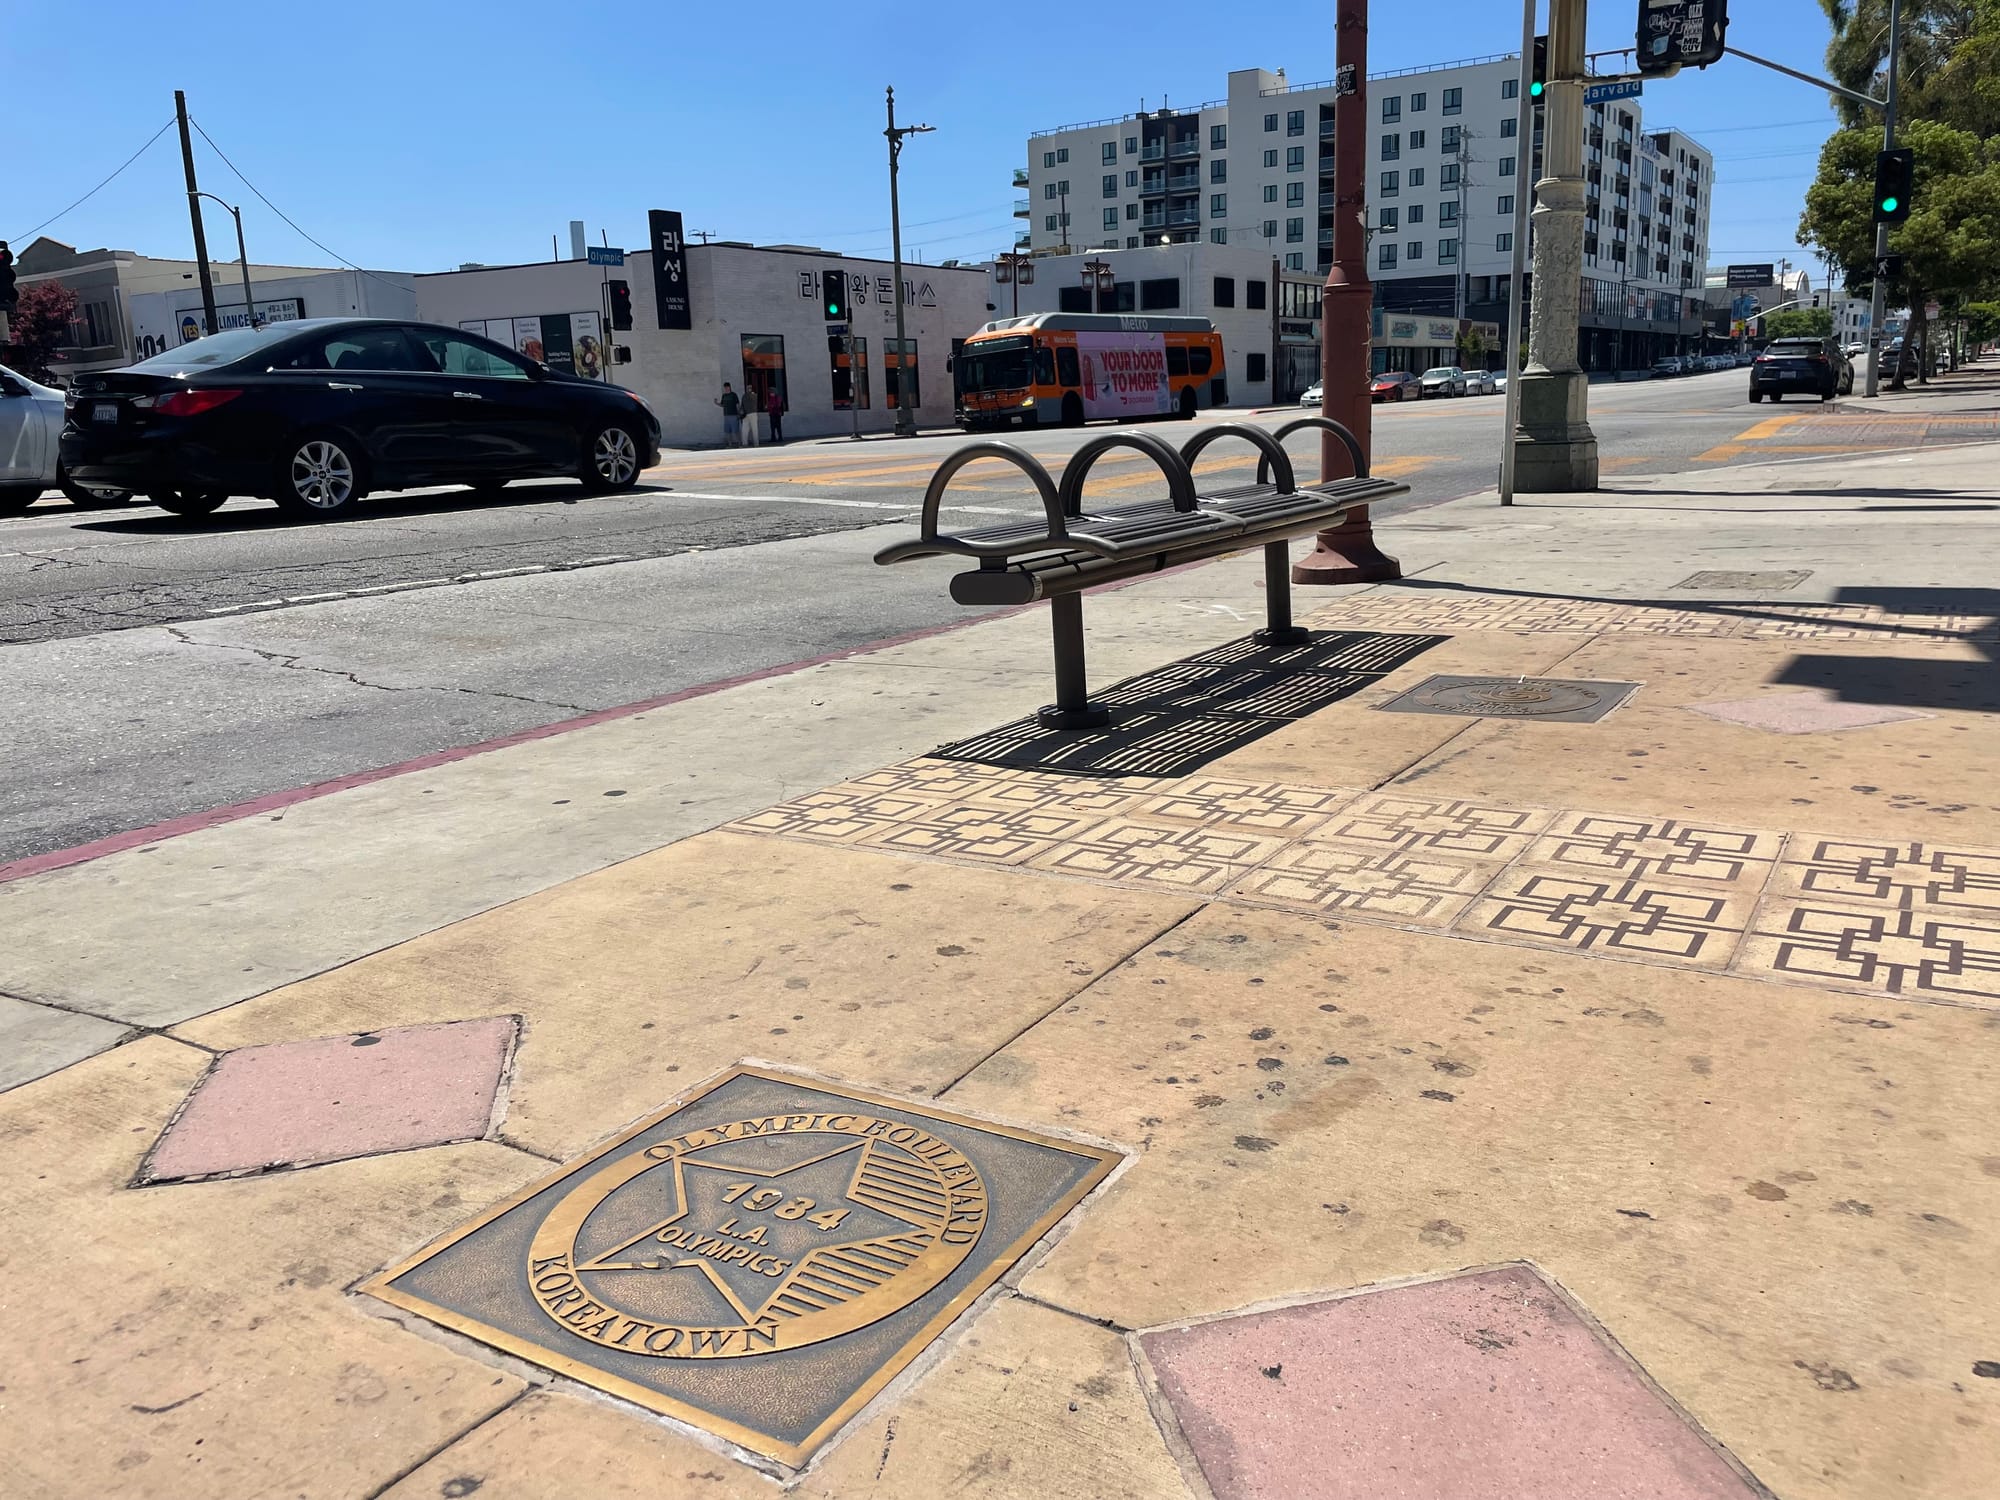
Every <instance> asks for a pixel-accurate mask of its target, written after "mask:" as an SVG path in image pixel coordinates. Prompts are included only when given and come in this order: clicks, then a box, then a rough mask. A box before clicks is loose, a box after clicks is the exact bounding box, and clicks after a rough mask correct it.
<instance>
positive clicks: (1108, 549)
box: [875, 417, 1409, 729]
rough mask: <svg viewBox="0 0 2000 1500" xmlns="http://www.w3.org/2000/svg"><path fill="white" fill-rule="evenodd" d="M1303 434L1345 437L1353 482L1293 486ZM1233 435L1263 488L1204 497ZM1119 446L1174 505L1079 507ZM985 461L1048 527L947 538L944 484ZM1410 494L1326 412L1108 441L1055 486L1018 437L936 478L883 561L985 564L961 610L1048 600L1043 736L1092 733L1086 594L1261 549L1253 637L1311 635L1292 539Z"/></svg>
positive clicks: (1075, 457)
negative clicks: (1003, 469) (1049, 679)
mask: <svg viewBox="0 0 2000 1500" xmlns="http://www.w3.org/2000/svg"><path fill="white" fill-rule="evenodd" d="M1308 427H1318V428H1322V429H1325V430H1328V431H1331V432H1332V433H1334V435H1335V436H1337V437H1338V438H1339V439H1340V440H1341V442H1342V443H1343V444H1344V445H1345V446H1346V448H1347V451H1348V454H1349V456H1350V457H1351V458H1352V460H1353V463H1354V474H1353V477H1351V478H1347V479H1335V480H1327V481H1322V482H1321V483H1319V484H1315V485H1308V486H1306V487H1304V488H1301V487H1300V486H1299V485H1298V483H1297V480H1296V477H1295V475H1294V474H1293V472H1292V464H1291V460H1290V458H1288V457H1287V456H1286V454H1285V448H1284V440H1285V438H1287V437H1288V436H1290V435H1291V434H1292V433H1294V432H1298V431H1300V430H1301V429H1303V428H1308ZM1225 437H1231V438H1239V439H1241V440H1243V441H1244V442H1247V443H1249V444H1251V445H1252V446H1253V447H1255V448H1256V449H1257V450H1258V459H1257V479H1256V482H1255V483H1254V484H1247V485H1237V486H1234V487H1231V488H1227V489H1220V490H1216V491H1214V492H1213V493H1211V494H1206V495H1205V494H1202V493H1201V492H1200V491H1199V490H1198V489H1197V488H1196V486H1195V479H1194V461H1195V459H1196V458H1197V457H1198V456H1199V455H1200V454H1201V453H1202V451H1203V450H1204V449H1206V448H1207V447H1208V446H1209V444H1211V443H1214V442H1216V441H1218V440H1219V439H1222V438H1225ZM1114 448H1134V449H1137V450H1138V451H1139V452H1140V453H1143V454H1145V455H1146V456H1147V457H1148V458H1150V459H1152V460H1153V462H1154V463H1155V464H1157V465H1158V466H1159V469H1160V472H1161V474H1163V475H1164V476H1165V478H1166V481H1167V494H1166V497H1165V498H1164V499H1156V500H1147V501H1141V502H1139V503H1137V504H1132V505H1122V506H1112V507H1109V508H1106V509H1102V510H1088V511H1087V510H1085V509H1084V505H1083V498H1084V496H1083V490H1084V484H1085V482H1086V481H1087V480H1088V479H1089V477H1090V471H1091V469H1092V467H1093V466H1095V464H1096V463H1097V460H1098V459H1099V458H1101V457H1102V456H1103V455H1104V454H1106V453H1108V452H1110V451H1111V450H1112V449H1114ZM982 458H997V459H1000V460H1003V461H1004V462H1006V463H1010V464H1012V465H1014V466H1015V467H1016V468H1018V469H1020V470H1021V471H1022V472H1023V473H1024V474H1026V475H1027V476H1028V479H1029V481H1030V482H1031V483H1032V484H1033V485H1034V487H1035V491H1036V493H1037V494H1038V495H1039V496H1040V497H1041V502H1042V510H1043V515H1042V517H1041V519H1039V520H1035V521H1027V522H1016V523H1013V524H1010V525H1005V526H987V527H981V528H978V529H976V530H972V531H964V532H958V533H955V534H946V533H943V532H940V531H939V530H938V510H939V508H940V506H941V505H942V504H943V501H944V494H945V491H946V489H947V488H949V486H950V484H951V481H952V479H953V477H954V476H955V475H957V473H958V472H959V470H961V469H963V468H964V467H965V466H966V465H967V464H970V463H974V462H976V461H978V460H979V459H982ZM1407 493H1409V486H1408V485H1405V484H1397V483H1394V482H1393V481H1390V480H1385V479H1372V478H1370V477H1369V474H1368V463H1367V460H1366V458H1365V457H1364V456H1363V455H1362V452H1361V445H1360V444H1359V443H1358V442H1356V441H1355V439H1354V434H1353V433H1351V432H1349V431H1348V430H1347V429H1346V428H1345V427H1343V426H1341V425H1340V424H1339V423H1338V422H1335V421H1333V420H1332V419H1331V418H1328V417H1303V418H1301V419H1299V420H1298V421H1295V422H1290V423H1287V424H1286V425H1285V426H1283V427H1280V428H1279V429H1278V430H1277V431H1276V432H1275V433H1270V432H1266V431H1264V429H1262V428H1261V427H1250V426H1246V425H1244V424H1243V423H1240V422H1226V423H1222V424H1220V425H1218V426H1214V427H1209V428H1206V429H1204V430H1203V431H1201V432H1199V433H1197V434H1196V435H1195V436H1194V437H1192V438H1190V439H1189V440H1188V441H1187V443H1186V444H1184V445H1183V446H1182V447H1181V448H1180V450H1179V451H1178V452H1177V451H1175V449H1174V448H1173V447H1172V446H1171V445H1170V444H1168V443H1166V442H1164V441H1162V440H1161V439H1160V438H1157V437H1154V436H1153V435H1152V434H1150V433H1143V432H1111V433H1106V434H1105V435H1104V436H1102V437H1096V438H1092V439H1091V440H1090V441H1089V442H1087V443H1085V444H1084V445H1083V446H1082V447H1080V448H1078V449H1077V450H1076V452H1075V453H1074V454H1072V455H1071V457H1070V460H1069V464H1068V466H1067V467H1066V468H1064V470H1063V476H1062V483H1061V484H1060V485H1058V484H1057V483H1056V481H1055V480H1053V479H1052V478H1051V477H1050V476H1049V472H1048V470H1047V469H1045V468H1043V467H1042V465H1041V464H1040V462H1038V461H1037V460H1036V459H1035V457H1034V456H1033V455H1032V454H1029V453H1026V452H1024V451H1023V450H1022V449H1020V448H1017V447H1015V446H1014V445H1013V444H1011V443H997V442H981V443H968V444H967V445H966V446H965V447H963V448H960V449H959V450H958V451H957V452H955V453H953V454H952V455H951V457H949V458H947V459H946V460H945V461H944V462H943V463H942V464H940V465H939V466H938V469H937V472H936V473H934V474H933V475H932V476H931V481H930V484H929V485H928V486H927V487H926V488H925V490H924V503H923V511H922V513H921V515H920V516H919V517H918V523H917V525H918V534H917V535H916V536H915V537H913V538H910V539H908V540H905V541H901V542H896V543H894V544H892V545H890V546H887V547H884V548H882V550H881V551H879V552H877V553H876V554H875V561H876V562H878V563H882V564H888V563H899V562H907V561H910V560H911V559H913V558H919V557H965V558H971V559H973V560H974V561H976V562H977V563H978V564H979V566H978V567H976V568H973V569H970V570H968V571H966V572H963V573H959V574H957V575H956V576H955V577H953V579H952V580H951V597H952V598H953V599H955V600H957V601H958V602H959V603H960V604H1031V603H1033V602H1035V601H1036V600H1038V599H1047V600H1048V601H1049V611H1050V614H1051V616H1052V619H1053V624H1054V631H1055V665H1056V701H1055V703H1054V704H1053V705H1051V706H1049V707H1047V708H1044V709H1042V711H1041V713H1040V714H1039V715H1038V718H1039V720H1040V722H1041V724H1042V725H1043V726H1044V727H1045V728H1049V729H1095V728H1099V727H1101V726H1103V725H1105V724H1107V723H1109V722H1110V720H1111V710H1110V709H1108V708H1106V707H1104V706H1103V705H1102V704H1096V703H1092V702H1091V701H1090V694H1089V690H1088V684H1087V680H1086V674H1085V667H1084V649H1083V601H1082V598H1081V593H1082V591H1083V590H1084V589H1087V588H1091V587H1094V586H1095V585H1098V584H1104V583H1116V582H1119V581H1120V580H1122V579H1127V578H1137V577H1140V576H1142V575H1144V574H1147V573H1159V572H1164V571H1165V570H1166V569H1168V568H1174V567H1179V566H1180V565H1181V564H1182V563H1189V562H1199V561H1201V560H1202V559H1204V558H1210V557H1219V556H1221V555H1222V554H1224V553H1227V552H1238V551H1241V550H1243V549H1244V548H1246V547H1257V546H1261V547H1262V548H1263V549H1264V583H1265V589H1264V592H1265V611H1266V615H1267V622H1266V625H1265V628H1264V629H1263V630H1260V631H1258V632H1257V639H1258V640H1259V641H1260V642H1264V643H1267V644H1272V645H1283V644H1290V643H1293V642H1296V641H1300V640H1303V639H1305V637H1306V635H1307V632H1306V631H1305V630H1304V629H1302V628H1301V627H1299V626H1297V625H1294V624H1293V623H1292V576H1291V555H1290V549H1289V548H1288V546H1287V543H1289V542H1291V541H1293V540H1294V539H1296V538H1298V537H1301V536H1307V535H1310V534H1311V533H1313V532H1315V531H1320V530H1322V529H1324V528H1326V527H1328V526H1332V525H1335V524H1338V523H1339V522H1340V521H1341V520H1343V519H1345V517H1346V515H1347V513H1348V511H1350V510H1352V509H1353V508H1355V507H1356V506H1361V505H1367V504H1369V503H1371V502H1373V501H1376V500H1381V499H1385V498H1387V497H1388V496H1391V495H1403V494H1407Z"/></svg>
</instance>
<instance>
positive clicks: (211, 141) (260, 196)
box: [169, 118, 403, 291]
mask: <svg viewBox="0 0 2000 1500" xmlns="http://www.w3.org/2000/svg"><path fill="white" fill-rule="evenodd" d="M169 123H171V122H169ZM188 123H189V124H190V125H192V126H194V128H195V130H196V131H197V132H198V133H199V134H200V136H201V138H202V139H203V140H205V141H207V142H208V149H209V150H211V151H213V152H214V153H215V154H216V155H217V156H219V157H221V158H222V164H223V165H224V166H225V167H227V168H229V170H230V171H232V172H234V173H235V174H236V180H237V181H238V182H240V183H242V184H243V185H244V186H245V187H247V188H248V189H250V191H251V192H253V193H255V194H256V195H257V201H258V202H260V203H262V204H263V205H264V207H266V208H268V209H270V210H271V212H272V213H274V214H276V215H277V216H278V217H279V218H281V219H283V220H284V221H285V222H286V223H287V224H290V225H291V226H292V231H293V232H294V233H295V234H297V235H298V237H299V238H300V239H302V240H305V241H307V242H308V243H309V244H312V245H316V246H318V247H319V249H320V250H321V251H322V252H323V253H325V254H327V255H331V256H332V257H333V258H334V259H335V260H337V261H339V262H340V263H341V264H342V265H343V266H346V267H347V268H348V270H350V271H359V272H360V273H361V274H362V275H363V276H369V277H373V278H374V279H375V280H376V281H379V282H381V283H382V285H384V286H396V283H395V282H393V281H391V280H389V278H388V277H386V276H376V275H375V273H374V272H373V271H371V270H369V269H368V268H367V267H366V266H359V265H356V264H355V263H354V262H353V261H351V260H349V259H348V258H347V257H346V256H344V255H342V254H341V253H340V252H339V251H338V250H334V249H331V248H330V247H328V246H327V245H325V244H323V243H322V242H321V241H319V240H316V239H314V238H313V237H312V236H311V235H309V234H307V233H306V232H305V231H304V230H303V229H300V228H299V226H298V224H297V222H296V221H294V220H293V218H292V217H291V215H289V214H287V213H286V212H285V211H284V210H283V209H282V208H280V207H278V205H277V204H275V203H273V202H272V201H271V200H270V199H269V198H266V197H265V196H264V193H263V190H262V189H261V188H259V187H258V186H257V184H256V183H254V182H252V181H251V180H250V179H249V178H247V177H245V176H244V175H243V172H242V169H241V168H239V167H238V166H237V165H236V163H235V162H233V161H231V160H230V159H229V155H228V153H227V152H225V151H224V150H223V149H222V148H221V147H220V146H218V145H216V144H215V137H214V136H212V135H210V134H209V133H208V132H207V131H206V130H203V129H202V128H201V121H199V120H196V119H193V118H190V119H189V120H188ZM397 290H399V291H401V290H403V288H401V287H397Z"/></svg>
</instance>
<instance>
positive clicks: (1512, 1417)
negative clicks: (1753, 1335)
mask: <svg viewBox="0 0 2000 1500" xmlns="http://www.w3.org/2000/svg"><path fill="white" fill-rule="evenodd" d="M1139 1346H1140V1349H1141V1351H1142V1353H1143V1355H1144V1357H1145V1359H1146V1361H1147V1362H1148V1363H1149V1364H1150V1365H1151V1366H1152V1369H1153V1372H1154V1374H1155V1376H1156V1377H1157V1379H1158V1381H1159V1385H1160V1389H1161V1391H1162V1393H1163V1394H1164V1395H1165V1397H1166V1401H1167V1404H1168V1405H1169V1406H1170V1407H1171V1408H1172V1411H1173V1415H1174V1420H1175V1422H1176V1424H1177V1425H1178V1426H1179V1428H1180V1430H1181V1434H1182V1435H1183V1436H1184V1437H1185V1438H1186V1440H1187V1443H1188V1446H1189V1448H1190V1449H1192V1451H1193V1453H1194V1457H1195V1461H1196V1463H1198V1464H1199V1465H1200V1467H1201V1472H1202V1477H1203V1478H1204V1479H1205V1480H1207V1482H1208V1488H1209V1490H1210V1491H1211V1492H1212V1493H1213V1494H1214V1495H1215V1497H1216V1500H1294V1497H1302V1496H1312V1497H1313V1500H1388V1497H1391V1496H1393V1497H1395V1500H1469V1497H1473V1496H1481V1497H1485V1496H1492V1497H1500V1496H1518V1497H1528V1496H1533V1497H1535V1500H1612V1497H1620V1500H1638V1497H1641V1496H1643V1497H1645V1500H1755V1497H1756V1496H1757V1495H1759V1494H1761V1493H1763V1492H1762V1491H1761V1490H1760V1489H1759V1488H1758V1487H1757V1486H1756V1485H1755V1484H1754V1483H1753V1482H1751V1481H1750V1480H1749V1479H1747V1478H1746V1477H1745V1475H1744V1474H1743V1473H1741V1472H1739V1470H1738V1468H1737V1467H1736V1466H1734V1465H1733V1464H1732V1463H1731V1462H1730V1460H1729V1459H1728V1458H1726V1457H1725V1456H1724V1455H1723V1454H1722V1453H1721V1452H1719V1451H1718V1450H1717V1449H1716V1448H1715V1447H1713V1446H1711V1445H1710V1443H1709V1442H1708V1441H1706V1440H1705V1439H1704V1438H1703V1436H1702V1434H1701V1433H1700V1432H1699V1431H1697V1430H1696V1429H1695V1427H1694V1426H1693V1424H1692V1423H1691V1422H1690V1421H1689V1420H1688V1418H1687V1416H1686V1415H1685V1414H1684V1413H1682V1412H1680V1411H1679V1410H1677V1409H1676V1408H1675V1407H1674V1406H1673V1405H1672V1404H1671V1402H1670V1401H1669V1400H1668V1399H1667V1397H1666V1396H1664V1395H1663V1394H1662V1393H1661V1392H1660V1390H1659V1389H1658V1387H1656V1386H1655V1385H1653V1383H1652V1382H1650V1381H1649V1380H1647V1379H1646V1377H1645V1375H1644V1374H1643V1373H1642V1372H1641V1371H1640V1370H1639V1368H1638V1366H1637V1365H1636V1364H1635V1363H1633V1362H1632V1361H1631V1360H1630V1359H1629V1358H1627V1357H1626V1356H1625V1355H1624V1354H1623V1352H1622V1351H1620V1350H1619V1349H1618V1348H1616V1347H1615V1346H1613V1345H1612V1344H1611V1343H1610V1341H1609V1339H1608V1338H1607V1337H1606V1336H1605V1335H1604V1334H1603V1333H1602V1332H1600V1331H1599V1330H1598V1329H1596V1328H1595V1327H1594V1326H1592V1325H1591V1324H1589V1323H1587V1322H1586V1321H1585V1320H1584V1319H1583V1318H1582V1317H1581V1316H1579V1315H1578V1314H1577V1312H1576V1310H1575V1309H1574V1308H1572V1307H1571V1306H1570V1305H1569V1303H1568V1302H1566V1301H1565V1300H1564V1299H1563V1298H1562V1296H1561V1295H1560V1294H1559V1293H1558V1292H1556V1291H1555V1289H1554V1288H1553V1287H1551V1286H1549V1284H1548V1283H1547V1282H1545V1281H1543V1280H1542V1278H1541V1277H1540V1276H1538V1275H1537V1274H1536V1273H1535V1272H1534V1271H1532V1270H1530V1269H1529V1268H1527V1267H1525V1266H1508V1267H1504V1268H1501V1269H1498V1270H1490V1271H1472V1272H1465V1273H1461V1274H1460V1275H1456V1276H1452V1277H1448V1278H1446V1279H1444V1280H1441V1281H1427V1282H1421V1283H1418V1284H1417V1285H1414V1286H1401V1287H1393V1288H1390V1289H1388V1290H1385V1291H1375V1292H1362V1293H1358V1294H1356V1295H1352V1296H1347V1297H1340V1298H1337V1299H1334V1300H1331V1301H1325V1302H1311V1303H1307V1304H1305V1305H1304V1306H1300V1307H1286V1308H1280V1309H1278V1310H1276V1311H1274V1312H1265V1313H1255V1314H1249V1315H1245V1316H1239V1317H1229V1318H1219V1319H1216V1320H1215V1321H1213V1322H1209V1323H1201V1324H1197V1325H1195V1326H1193V1327H1190V1328H1175V1329H1167V1330H1163V1331H1159V1332H1154V1333H1146V1334H1142V1335H1140V1336H1139Z"/></svg>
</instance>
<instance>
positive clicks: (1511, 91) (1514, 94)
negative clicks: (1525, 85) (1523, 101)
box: [1500, 78, 1521, 99]
mask: <svg viewBox="0 0 2000 1500" xmlns="http://www.w3.org/2000/svg"><path fill="white" fill-rule="evenodd" d="M1500 97H1501V98H1502V99H1518V98H1520V97H1521V80H1520V79H1518V78H1503V79H1501V80H1500Z"/></svg>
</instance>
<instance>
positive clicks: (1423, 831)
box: [1317, 792, 1555, 864]
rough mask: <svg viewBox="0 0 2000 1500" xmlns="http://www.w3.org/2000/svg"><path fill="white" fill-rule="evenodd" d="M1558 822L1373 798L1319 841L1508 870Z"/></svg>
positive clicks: (1452, 803)
mask: <svg viewBox="0 0 2000 1500" xmlns="http://www.w3.org/2000/svg"><path fill="white" fill-rule="evenodd" d="M1554 816H1555V815H1554V814H1553V813H1549V812H1544V811H1540V810H1538V809H1533V808H1519V807H1490V806H1485V805H1482V804H1479V803H1474V802H1461V801H1457V800H1453V799H1433V798H1429V797H1410V796H1405V795H1403V794H1402V793H1399V792H1371V793H1368V794H1367V795H1364V796H1361V797H1357V798H1355V799H1354V801H1352V802H1350V803H1349V804H1348V805H1347V806H1346V807H1345V808H1343V809H1341V811H1340V812H1339V813H1338V814H1337V815H1336V816H1335V817H1334V818H1333V819H1332V821H1330V822H1329V823H1328V824H1327V825H1326V827H1325V828H1323V829H1322V830H1321V831H1320V833H1319V834H1318V835H1317V837H1320V838H1325V839H1337V840H1340V841H1341V842H1343V843H1348V844H1359V845H1366V846H1369V847H1371V848H1375V849H1380V850H1384V851H1387V850H1404V851H1409V852H1416V851H1422V852H1424V853H1426V854H1432V855H1450V856H1452V857H1454V858H1456V859H1460V860H1471V861H1475V862H1482V863H1490V864H1504V863H1506V862H1507V861H1509V860H1511V859H1514V858H1515V857H1516V856H1518V855H1519V854H1521V853H1522V852H1523V851H1524V850H1526V849H1527V847H1528V845H1529V843H1530V842H1531V841H1532V839H1533V837H1534V835H1536V834H1538V833H1540V832H1541V831H1542V830H1543V829H1545V828H1547V827H1548V826H1549V823H1550V820H1551V819H1552V818H1553V817H1554Z"/></svg>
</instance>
